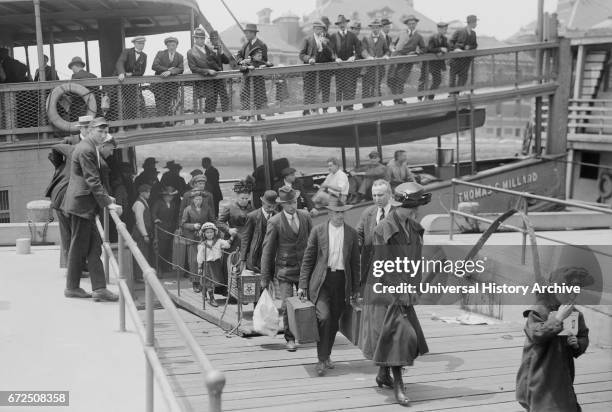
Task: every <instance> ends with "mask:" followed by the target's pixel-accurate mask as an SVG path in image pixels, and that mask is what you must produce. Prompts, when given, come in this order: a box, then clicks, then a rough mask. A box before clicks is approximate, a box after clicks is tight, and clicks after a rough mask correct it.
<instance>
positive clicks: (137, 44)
mask: <svg viewBox="0 0 612 412" xmlns="http://www.w3.org/2000/svg"><path fill="white" fill-rule="evenodd" d="M145 41H146V39H145V38H144V37H143V36H138V37H134V38H133V39H132V43H133V44H134V47H131V48H129V49H125V50H123V51H122V52H121V54H120V55H119V58H118V59H117V63H116V64H115V75H117V78H118V79H119V81H120V82H122V81H123V80H125V78H126V77H131V76H143V75H144V73H145V70H146V68H147V55H146V53H145V52H143V51H142V50H143V49H144V45H145ZM121 96H122V98H123V119H135V118H136V117H137V116H138V113H139V112H140V113H143V109H144V100H143V98H142V94H141V90H140V86H139V85H138V84H127V85H125V86H123V89H122V94H121ZM117 97H118V96H113V99H116V98H117ZM113 103H115V104H116V102H113ZM112 106H114V104H111V107H112ZM113 110H117V109H116V108H114V109H113Z"/></svg>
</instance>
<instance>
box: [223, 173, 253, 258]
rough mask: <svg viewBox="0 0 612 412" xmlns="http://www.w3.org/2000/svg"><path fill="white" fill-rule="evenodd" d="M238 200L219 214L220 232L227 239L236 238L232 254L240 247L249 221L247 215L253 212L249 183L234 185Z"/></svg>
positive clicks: (241, 182)
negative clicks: (245, 226)
mask: <svg viewBox="0 0 612 412" xmlns="http://www.w3.org/2000/svg"><path fill="white" fill-rule="evenodd" d="M233 190H234V192H235V193H236V199H235V200H233V201H232V202H231V204H230V205H229V206H227V207H224V208H223V210H221V212H220V213H219V224H218V225H217V226H218V228H219V230H221V231H222V232H224V234H226V237H229V236H234V241H233V242H232V247H231V249H230V250H229V251H230V252H232V251H234V250H236V249H237V248H238V247H239V246H240V239H242V234H243V229H244V225H245V224H246V221H247V215H248V214H249V213H250V212H252V211H253V206H252V204H251V196H252V189H251V185H250V184H249V183H245V182H243V181H240V182H238V183H236V184H235V185H234V189H233Z"/></svg>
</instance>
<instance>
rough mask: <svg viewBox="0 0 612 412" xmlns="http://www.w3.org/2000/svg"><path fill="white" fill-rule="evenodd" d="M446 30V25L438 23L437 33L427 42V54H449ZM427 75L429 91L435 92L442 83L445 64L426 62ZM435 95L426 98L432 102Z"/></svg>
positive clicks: (440, 61) (441, 61) (441, 60)
mask: <svg viewBox="0 0 612 412" xmlns="http://www.w3.org/2000/svg"><path fill="white" fill-rule="evenodd" d="M447 30H448V23H445V22H439V23H438V32H437V33H436V34H433V35H432V36H431V37H430V38H429V40H428V41H427V52H428V53H434V54H435V55H436V56H438V57H441V58H442V57H444V55H445V54H446V53H448V52H449V50H450V46H449V44H448V38H447V37H446V31H447ZM427 66H429V73H430V74H431V87H430V88H429V89H430V90H435V89H437V88H438V87H440V83H442V71H445V70H446V62H445V61H444V60H443V59H440V60H437V61H430V62H428V65H427ZM434 97H435V95H433V94H430V95H429V96H427V98H428V99H429V100H433V99H434Z"/></svg>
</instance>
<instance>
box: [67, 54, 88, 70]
mask: <svg viewBox="0 0 612 412" xmlns="http://www.w3.org/2000/svg"><path fill="white" fill-rule="evenodd" d="M75 64H78V65H80V66H81V67H85V62H84V61H83V59H81V58H80V57H79V56H76V57H73V58H72V60H70V63H68V68H69V69H72V66H74V65H75Z"/></svg>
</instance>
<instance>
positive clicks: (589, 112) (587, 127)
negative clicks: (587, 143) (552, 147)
mask: <svg viewBox="0 0 612 412" xmlns="http://www.w3.org/2000/svg"><path fill="white" fill-rule="evenodd" d="M568 109H569V115H568V117H569V123H568V125H567V126H568V128H569V133H570V138H571V136H572V135H581V134H583V135H589V134H590V135H604V134H607V135H610V134H612V100H610V99H587V98H580V99H570V102H569V107H568Z"/></svg>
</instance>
